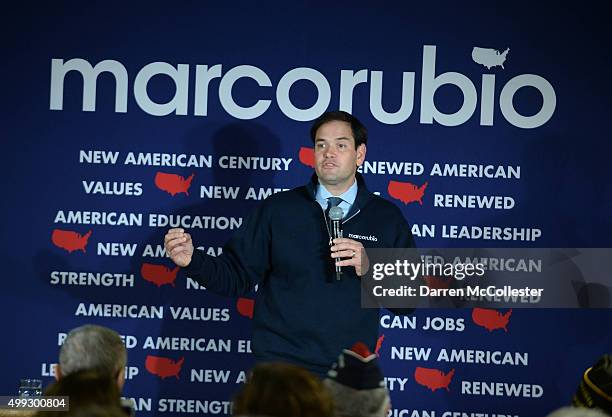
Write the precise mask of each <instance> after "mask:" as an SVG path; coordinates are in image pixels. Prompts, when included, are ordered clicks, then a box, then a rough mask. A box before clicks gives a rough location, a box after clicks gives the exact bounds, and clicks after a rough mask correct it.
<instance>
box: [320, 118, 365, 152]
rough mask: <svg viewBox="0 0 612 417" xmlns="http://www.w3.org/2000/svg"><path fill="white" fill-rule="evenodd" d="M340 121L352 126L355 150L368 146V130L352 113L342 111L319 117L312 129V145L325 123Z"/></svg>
mask: <svg viewBox="0 0 612 417" xmlns="http://www.w3.org/2000/svg"><path fill="white" fill-rule="evenodd" d="M333 121H339V122H347V123H348V124H350V125H351V130H352V131H353V137H354V138H355V149H357V147H359V145H361V144H364V145H367V144H368V129H366V127H365V126H364V125H363V123H361V122H360V121H359V119H357V118H356V117H355V116H353V115H352V114H350V113H347V112H345V111H342V110H338V111H328V112H325V113H323V114H322V115H320V116H319V117H317V119H316V120H315V121H314V123H313V124H312V127H311V128H310V138H311V139H312V143H314V142H315V140H316V139H317V137H316V135H317V130H319V128H320V127H321V126H323V125H324V124H325V123H328V122H333Z"/></svg>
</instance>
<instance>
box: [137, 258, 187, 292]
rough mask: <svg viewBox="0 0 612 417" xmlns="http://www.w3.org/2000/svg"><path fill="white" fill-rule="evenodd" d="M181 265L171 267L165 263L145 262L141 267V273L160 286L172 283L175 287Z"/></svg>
mask: <svg viewBox="0 0 612 417" xmlns="http://www.w3.org/2000/svg"><path fill="white" fill-rule="evenodd" d="M179 269H180V268H179V267H178V266H177V267H175V268H174V269H170V268H168V267H167V266H165V265H156V264H150V263H146V262H145V263H143V264H142V266H141V267H140V275H142V278H143V279H144V280H145V281H148V282H151V283H153V284H155V285H157V286H158V287H161V286H162V285H166V284H169V285H172V286H173V287H174V281H176V276H177V274H178V271H179Z"/></svg>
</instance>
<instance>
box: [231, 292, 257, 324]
mask: <svg viewBox="0 0 612 417" xmlns="http://www.w3.org/2000/svg"><path fill="white" fill-rule="evenodd" d="M236 310H238V314H240V315H241V316H244V317H248V318H250V319H252V318H253V310H255V300H253V299H251V298H244V297H240V298H238V301H236Z"/></svg>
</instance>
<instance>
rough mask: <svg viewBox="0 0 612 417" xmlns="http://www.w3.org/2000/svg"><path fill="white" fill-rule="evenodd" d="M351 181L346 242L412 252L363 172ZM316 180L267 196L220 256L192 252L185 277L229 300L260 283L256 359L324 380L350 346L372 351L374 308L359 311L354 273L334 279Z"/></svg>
mask: <svg viewBox="0 0 612 417" xmlns="http://www.w3.org/2000/svg"><path fill="white" fill-rule="evenodd" d="M357 180H358V187H359V189H358V192H357V197H356V199H355V203H354V204H353V207H352V208H351V210H350V212H349V213H348V214H347V216H346V217H345V220H344V222H343V231H344V237H348V238H353V239H354V240H358V241H360V242H361V243H362V244H363V245H364V247H366V248H368V247H379V248H389V247H414V240H413V238H412V234H411V232H410V228H409V226H408V224H407V223H406V221H405V220H404V217H403V216H402V214H401V212H400V210H399V209H398V208H397V207H396V206H395V205H394V204H392V203H390V202H389V201H387V200H385V199H383V198H381V197H378V196H376V195H374V194H372V193H370V192H369V191H368V190H367V189H366V187H365V184H364V182H363V179H362V177H361V175H359V174H357ZM316 181H317V179H316V176H313V179H312V181H311V182H310V183H309V184H307V185H305V186H302V187H298V188H295V189H293V190H290V191H285V192H281V193H277V194H274V195H272V196H270V197H268V198H267V199H266V200H265V201H264V202H263V203H262V204H261V205H260V206H259V207H258V208H257V209H256V210H255V211H254V212H253V213H252V215H251V216H249V217H248V219H246V220H245V222H244V223H243V224H242V226H241V227H240V228H239V229H238V230H237V232H236V234H235V235H234V236H233V237H232V238H231V239H230V241H229V242H228V243H227V244H226V245H225V246H224V248H223V254H222V255H220V256H218V257H212V256H207V255H205V254H203V253H202V252H201V251H195V253H194V256H193V259H192V261H191V264H190V265H189V266H188V267H187V268H185V273H186V274H187V276H189V277H191V278H193V279H195V280H197V281H198V282H199V283H201V284H202V285H204V286H205V287H206V288H207V289H208V290H209V291H212V292H214V293H217V294H222V295H227V296H232V297H236V296H240V295H243V294H245V293H247V292H249V291H250V290H252V289H253V288H254V287H255V285H256V284H259V287H258V291H257V297H256V303H255V311H254V316H253V341H252V346H253V352H254V354H255V356H256V359H258V360H263V361H269V360H281V361H286V362H292V363H296V364H298V365H301V366H303V367H305V368H306V369H309V370H311V371H313V372H315V373H317V374H319V375H324V374H325V373H326V372H327V370H328V369H329V368H330V366H331V364H332V363H333V362H334V360H335V359H336V358H337V356H338V355H339V354H340V352H341V351H342V349H345V348H350V346H352V345H353V344H354V343H355V342H357V341H363V342H364V343H366V344H367V345H368V346H369V347H370V349H371V350H372V351H373V350H374V345H375V343H376V338H377V336H378V317H379V311H378V309H362V308H361V301H360V295H361V292H360V280H359V279H358V277H357V275H356V274H355V270H354V268H352V267H349V268H344V276H343V279H342V280H340V281H337V280H336V279H335V274H334V273H333V271H334V269H333V263H332V258H331V257H330V249H329V234H328V230H327V227H326V224H325V220H324V214H323V210H322V209H321V206H320V205H319V204H318V203H317V202H316V200H315V191H316V188H315V187H316V184H317V182H316ZM351 235H358V236H359V237H360V238H355V237H351ZM364 237H366V238H367V239H364Z"/></svg>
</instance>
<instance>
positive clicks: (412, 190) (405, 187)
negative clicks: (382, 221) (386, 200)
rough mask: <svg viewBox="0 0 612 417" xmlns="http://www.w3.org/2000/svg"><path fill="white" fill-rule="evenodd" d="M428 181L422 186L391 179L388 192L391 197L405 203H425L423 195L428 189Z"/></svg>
mask: <svg viewBox="0 0 612 417" xmlns="http://www.w3.org/2000/svg"><path fill="white" fill-rule="evenodd" d="M427 185H428V183H427V181H425V182H424V183H423V184H422V185H421V186H417V185H415V184H413V183H411V182H402V181H393V180H391V181H389V185H388V186H387V192H388V193H389V196H390V197H391V198H394V199H396V200H399V201H401V202H402V203H404V204H406V205H407V204H410V203H413V202H415V201H417V202H418V203H419V204H420V205H423V196H424V195H425V190H426V189H427Z"/></svg>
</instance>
